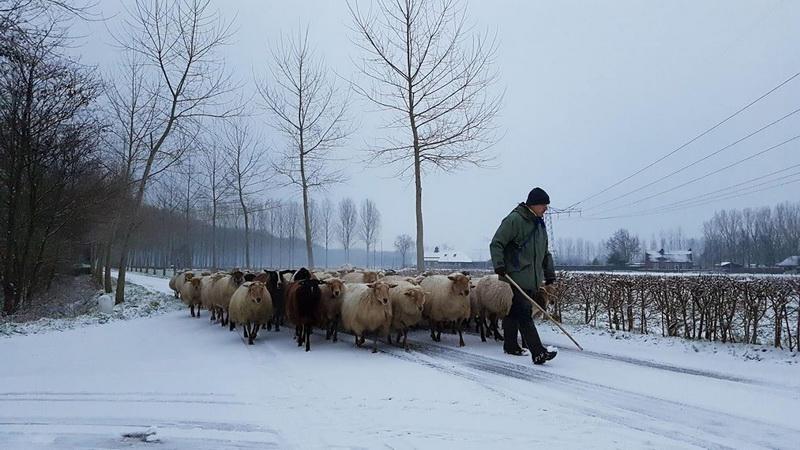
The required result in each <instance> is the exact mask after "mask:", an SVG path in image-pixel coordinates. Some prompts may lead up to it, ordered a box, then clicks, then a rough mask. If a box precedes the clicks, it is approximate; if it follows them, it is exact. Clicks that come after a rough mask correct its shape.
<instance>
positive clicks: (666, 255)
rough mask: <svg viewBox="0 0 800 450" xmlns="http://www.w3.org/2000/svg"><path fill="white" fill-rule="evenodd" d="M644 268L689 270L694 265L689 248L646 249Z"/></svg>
mask: <svg viewBox="0 0 800 450" xmlns="http://www.w3.org/2000/svg"><path fill="white" fill-rule="evenodd" d="M644 267H645V269H656V270H689V269H691V268H692V267H694V261H693V259H692V249H689V250H674V251H668V252H667V251H664V249H663V248H662V249H661V250H658V251H655V250H648V251H646V252H645V254H644Z"/></svg>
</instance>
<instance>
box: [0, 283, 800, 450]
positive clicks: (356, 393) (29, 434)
mask: <svg viewBox="0 0 800 450" xmlns="http://www.w3.org/2000/svg"><path fill="white" fill-rule="evenodd" d="M129 281H130V282H132V283H137V284H139V285H142V286H147V287H148V288H149V289H152V290H156V291H159V292H168V288H167V281H166V280H164V279H157V278H152V277H147V276H143V275H141V274H129ZM175 303H177V302H176V301H175ZM569 329H570V330H571V332H574V333H575V337H576V338H577V339H578V341H579V342H581V344H582V345H583V346H584V347H585V348H586V351H585V352H578V351H577V350H572V349H571V348H570V345H571V344H570V343H569V341H568V340H567V339H566V338H565V337H564V336H561V335H560V334H559V333H558V332H557V331H555V330H553V329H551V327H549V326H540V331H541V334H542V337H543V339H544V341H545V343H547V344H551V345H556V346H558V347H560V349H561V350H560V354H559V356H558V358H556V359H555V360H553V361H551V362H550V363H548V364H547V365H545V366H533V365H532V364H531V363H530V360H529V359H527V358H519V357H513V356H508V355H504V354H503V353H502V350H501V347H500V345H499V344H498V343H496V342H493V341H491V340H490V341H489V342H486V343H482V342H480V339H479V338H478V337H477V336H475V335H469V336H466V341H467V347H465V348H462V349H459V348H457V347H456V343H457V337H456V336H453V335H449V334H448V335H443V338H442V343H441V344H438V343H432V342H430V338H429V337H428V336H427V333H426V332H425V331H418V332H415V333H414V334H413V336H411V341H412V345H413V350H412V351H411V352H405V351H403V350H401V349H398V348H395V347H390V346H387V345H385V344H384V345H381V349H382V352H381V353H379V354H377V355H373V354H371V353H370V352H369V350H368V349H357V348H355V347H354V345H353V342H352V337H351V336H348V335H340V338H341V341H340V342H339V343H336V344H333V343H330V342H325V341H324V339H323V338H324V336H320V334H319V333H317V334H316V335H314V336H313V339H314V340H315V342H314V343H313V344H312V351H311V352H308V353H306V352H304V351H302V350H300V349H298V348H297V346H296V345H295V344H294V342H293V340H292V334H293V329H291V327H288V328H287V329H285V330H284V331H282V332H280V333H276V332H262V333H261V334H260V335H259V339H258V341H257V342H256V345H254V346H247V345H245V344H244V343H243V341H242V339H241V337H240V334H238V333H231V332H229V331H227V329H223V328H222V327H220V326H219V325H211V324H210V323H209V321H208V317H207V316H206V315H204V316H203V317H202V318H200V319H193V318H191V317H189V314H188V312H187V311H186V310H185V309H183V310H180V311H173V312H169V313H166V314H161V315H156V316H151V317H145V318H141V319H136V320H127V321H117V322H114V323H113V324H105V325H102V326H89V327H81V328H76V329H72V330H66V331H63V332H59V333H42V334H38V335H31V336H13V337H10V338H7V339H0V355H3V357H4V364H3V365H0V386H2V388H0V404H2V405H3V407H2V408H0V447H2V448H3V449H6V448H8V449H40V448H59V449H61V448H70V449H72V448H192V449H212V448H213V449H217V448H302V449H307V448H337V447H338V448H378V447H388V448H432V447H436V448H459V449H461V448H481V449H485V448H531V447H543V446H549V447H556V448H658V449H662V448H755V447H771V448H795V447H796V444H797V442H800V425H799V424H798V423H797V420H796V412H797V410H798V407H800V381H799V380H800V365H798V364H796V363H790V364H787V362H791V359H789V358H792V356H791V355H788V354H786V353H783V354H778V353H775V352H761V353H764V355H765V357H763V358H761V360H755V359H750V358H747V357H746V356H743V355H744V354H745V353H746V352H750V351H758V348H757V347H754V346H737V345H732V346H725V345H721V344H702V345H699V346H697V348H696V349H694V348H692V347H691V345H694V344H695V343H687V342H686V341H681V340H680V339H665V338H661V337H655V336H640V335H629V334H627V333H609V332H606V331H604V330H598V329H593V328H589V327H570V328H569ZM239 332H241V330H239ZM125 435H128V436H129V437H125ZM147 439H149V440H150V441H151V442H144V440H147Z"/></svg>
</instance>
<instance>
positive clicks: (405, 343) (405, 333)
mask: <svg viewBox="0 0 800 450" xmlns="http://www.w3.org/2000/svg"><path fill="white" fill-rule="evenodd" d="M397 341H398V342H400V335H397ZM403 348H404V349H405V350H406V351H408V328H404V329H403Z"/></svg>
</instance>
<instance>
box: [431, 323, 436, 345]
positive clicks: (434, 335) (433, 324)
mask: <svg viewBox="0 0 800 450" xmlns="http://www.w3.org/2000/svg"><path fill="white" fill-rule="evenodd" d="M431 340H432V341H433V342H436V324H435V323H433V322H431Z"/></svg>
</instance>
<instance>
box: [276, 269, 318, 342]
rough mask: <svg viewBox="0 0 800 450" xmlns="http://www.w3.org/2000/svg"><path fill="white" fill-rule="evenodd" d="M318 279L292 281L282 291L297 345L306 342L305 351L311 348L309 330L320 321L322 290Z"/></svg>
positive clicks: (287, 315)
mask: <svg viewBox="0 0 800 450" xmlns="http://www.w3.org/2000/svg"><path fill="white" fill-rule="evenodd" d="M320 284H323V282H322V281H320V280H315V279H306V280H300V281H292V282H291V283H288V285H287V286H286V290H285V292H284V295H285V300H286V317H287V318H288V319H289V321H290V322H292V323H293V324H294V326H295V338H296V339H297V346H298V347H300V346H302V345H303V343H305V344H306V351H310V350H311V332H312V330H313V327H314V325H316V324H319V323H320V322H321V313H322V311H321V308H320V302H321V300H322V292H321V290H320Z"/></svg>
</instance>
